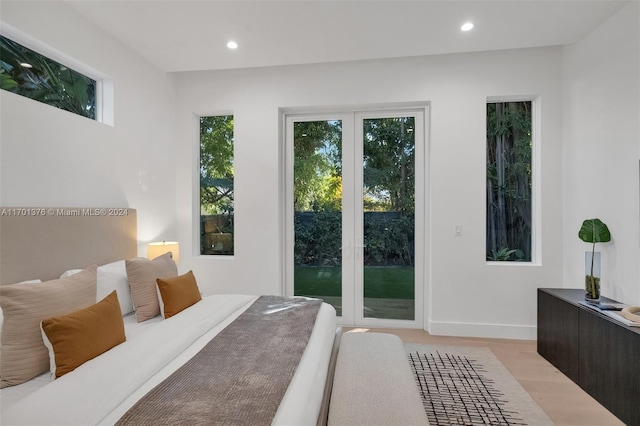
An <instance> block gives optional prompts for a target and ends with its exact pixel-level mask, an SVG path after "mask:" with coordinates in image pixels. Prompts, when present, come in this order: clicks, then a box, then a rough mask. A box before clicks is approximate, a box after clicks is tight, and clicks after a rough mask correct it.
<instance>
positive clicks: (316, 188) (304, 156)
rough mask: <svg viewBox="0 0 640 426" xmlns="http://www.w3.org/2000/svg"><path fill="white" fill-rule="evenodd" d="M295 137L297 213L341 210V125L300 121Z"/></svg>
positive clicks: (294, 196)
mask: <svg viewBox="0 0 640 426" xmlns="http://www.w3.org/2000/svg"><path fill="white" fill-rule="evenodd" d="M293 137H294V160H293V167H294V177H293V181H294V182H293V183H294V186H293V187H294V190H293V200H294V210H295V211H297V212H298V211H338V210H341V209H342V143H341V140H342V123H341V122H340V121H306V122H298V123H295V125H294V135H293Z"/></svg>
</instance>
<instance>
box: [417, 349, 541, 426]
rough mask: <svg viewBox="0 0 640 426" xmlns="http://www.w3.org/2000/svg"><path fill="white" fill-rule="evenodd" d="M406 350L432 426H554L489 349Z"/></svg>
mask: <svg viewBox="0 0 640 426" xmlns="http://www.w3.org/2000/svg"><path fill="white" fill-rule="evenodd" d="M405 348H406V350H407V353H408V357H409V362H410V364H411V369H412V371H413V373H414V375H415V378H416V382H417V384H418V387H419V389H420V394H421V396H422V401H423V403H424V406H425V410H426V412H427V417H428V418H429V423H430V424H431V425H433V426H437V425H514V426H515V425H534V426H543V425H553V422H552V421H551V419H549V417H548V416H547V415H546V414H545V413H544V411H542V409H541V408H540V407H539V406H538V404H536V403H535V402H534V401H533V399H532V398H531V396H530V395H529V394H528V393H527V392H526V391H525V390H524V389H523V388H522V386H521V385H520V384H519V383H518V382H517V381H516V380H515V379H514V378H513V376H512V375H511V373H509V371H508V370H507V369H506V367H505V366H504V365H502V363H501V362H500V361H499V360H498V359H497V358H496V357H495V355H493V353H492V352H491V351H490V350H489V349H488V348H478V347H463V346H439V345H418V344H405Z"/></svg>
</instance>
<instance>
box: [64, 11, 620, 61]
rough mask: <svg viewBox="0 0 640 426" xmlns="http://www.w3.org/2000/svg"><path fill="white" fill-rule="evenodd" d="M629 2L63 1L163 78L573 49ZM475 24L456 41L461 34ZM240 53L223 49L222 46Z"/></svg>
mask: <svg viewBox="0 0 640 426" xmlns="http://www.w3.org/2000/svg"><path fill="white" fill-rule="evenodd" d="M628 2H629V1H617V0H606V1H594V0H587V1H579V0H568V1H561V0H546V1H526V0H501V1H484V0H474V1H457V0H448V1H444V0H443V1H433V0H413V1H403V0H386V1H366V0H360V1H357V0H352V1H346V0H341V1H327V0H322V1H308V0H298V1H293V0H289V1H272V0H260V1H242V0H236V1H215V0H209V1H207V0H200V1H192V0H97V1H86V0H85V1H77V0H68V1H67V4H68V5H69V6H70V7H72V8H73V9H75V10H76V11H78V12H79V13H80V14H82V15H84V16H85V17H86V18H87V19H89V20H90V21H92V22H94V23H95V24H96V25H97V26H98V27H101V28H102V29H104V30H105V31H107V32H108V33H110V34H112V35H113V36H114V37H115V38H117V39H119V40H120V41H121V42H122V43H124V44H126V45H127V46H129V47H131V48H132V49H133V50H135V51H137V52H139V53H140V54H141V55H142V56H144V57H145V58H147V59H148V60H149V61H150V62H152V63H154V64H155V65H156V66H158V67H159V68H161V69H163V70H165V71H192V70H207V69H229V68H245V67H260V66H274V65H286V64H305V63H319V62H336V61H350V60H360V59H375V58H391V57H402V56H417V55H432V54H443V53H459V52H473V51H483V50H496V49H511V48H522V47H535V46H550V45H562V44H570V43H573V42H575V41H577V40H579V39H580V38H582V37H583V36H585V35H586V34H588V33H589V32H590V31H591V30H593V29H594V28H596V27H597V26H598V25H599V24H600V23H601V22H603V21H604V20H606V19H607V18H608V17H609V16H611V15H613V14H614V13H615V12H617V11H618V10H619V9H620V8H622V7H623V6H624V5H625V4H627V3H628ZM465 21H473V23H474V24H475V28H474V29H473V30H472V31H470V32H468V33H463V32H461V31H460V26H461V25H462V24H463V23H464V22H465ZM231 39H233V40H235V41H237V42H238V44H239V45H240V47H239V48H238V49H237V50H234V51H231V50H229V49H227V47H226V43H227V41H229V40H231Z"/></svg>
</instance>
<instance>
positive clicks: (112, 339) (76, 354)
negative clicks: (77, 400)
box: [42, 290, 126, 379]
mask: <svg viewBox="0 0 640 426" xmlns="http://www.w3.org/2000/svg"><path fill="white" fill-rule="evenodd" d="M42 331H43V332H44V333H45V334H46V337H47V339H48V340H49V342H50V344H51V347H52V348H53V353H54V357H53V358H54V360H55V365H56V379H57V378H58V377H60V376H63V375H65V374H67V373H68V372H70V371H73V370H75V369H76V368H77V367H79V366H81V365H82V364H84V363H85V362H87V361H89V360H91V359H93V358H95V357H97V356H98V355H100V354H103V353H105V352H106V351H108V350H109V349H111V348H113V347H114V346H117V345H119V344H120V343H122V342H124V341H125V340H126V337H125V334H124V321H123V319H122V311H121V310H120V303H119V302H118V295H117V293H116V291H115V290H114V291H112V292H111V293H110V294H109V295H108V296H107V297H105V298H104V299H102V300H101V301H99V302H98V303H96V304H94V305H92V306H89V307H88V308H85V309H81V310H79V311H76V312H73V313H71V314H69V315H64V316H60V317H56V318H50V319H46V320H44V321H42Z"/></svg>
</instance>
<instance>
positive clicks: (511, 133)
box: [486, 101, 533, 262]
mask: <svg viewBox="0 0 640 426" xmlns="http://www.w3.org/2000/svg"><path fill="white" fill-rule="evenodd" d="M531 110H532V102H531V101H518V102H489V103H487V247H486V260H488V261H522V262H531V259H532V257H531V252H532V216H533V215H532V145H533V144H532V142H533V138H532V112H531Z"/></svg>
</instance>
